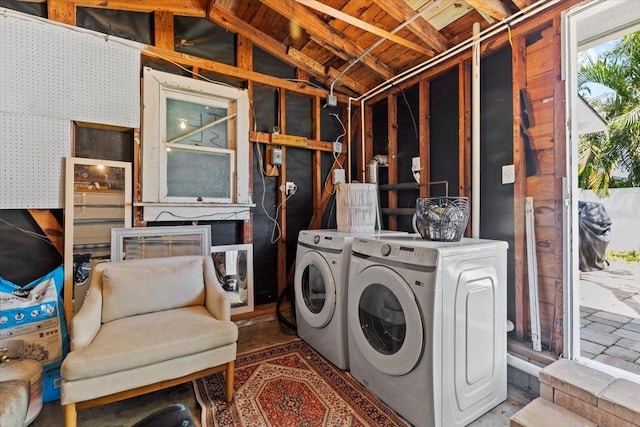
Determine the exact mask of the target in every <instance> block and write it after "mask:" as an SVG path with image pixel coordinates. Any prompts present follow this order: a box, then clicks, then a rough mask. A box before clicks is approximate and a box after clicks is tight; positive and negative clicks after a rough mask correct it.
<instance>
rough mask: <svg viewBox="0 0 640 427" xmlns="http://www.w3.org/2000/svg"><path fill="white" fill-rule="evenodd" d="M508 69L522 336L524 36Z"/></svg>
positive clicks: (519, 329) (519, 336)
mask: <svg viewBox="0 0 640 427" xmlns="http://www.w3.org/2000/svg"><path fill="white" fill-rule="evenodd" d="M513 52H514V54H513V55H512V59H511V61H512V67H513V70H512V73H513V77H512V79H513V165H514V169H515V182H514V184H513V225H514V230H513V232H514V233H513V235H514V248H513V251H514V256H515V283H514V286H515V300H514V304H515V316H516V318H515V319H513V320H514V323H515V331H516V340H518V341H522V340H524V337H525V331H526V329H527V328H526V324H527V310H526V308H527V306H528V301H527V293H528V291H527V285H526V283H527V282H526V280H527V279H526V271H527V265H528V264H527V262H526V259H527V253H526V248H527V247H526V242H525V198H526V196H527V174H526V168H527V166H526V161H525V153H524V140H523V139H522V133H521V130H520V127H521V126H522V108H521V102H522V100H521V99H520V90H521V89H523V88H526V84H527V70H526V66H527V65H526V64H527V52H526V40H525V39H524V37H516V38H514V39H513Z"/></svg>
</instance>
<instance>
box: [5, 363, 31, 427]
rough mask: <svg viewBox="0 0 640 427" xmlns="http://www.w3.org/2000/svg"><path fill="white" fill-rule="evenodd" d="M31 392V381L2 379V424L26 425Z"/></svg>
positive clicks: (15, 426) (12, 426) (16, 426)
mask: <svg viewBox="0 0 640 427" xmlns="http://www.w3.org/2000/svg"><path fill="white" fill-rule="evenodd" d="M0 369H2V368H0ZM29 393H30V389H29V381H25V380H8V381H0V426H2V427H22V426H23V425H25V419H26V418H27V410H28V408H29Z"/></svg>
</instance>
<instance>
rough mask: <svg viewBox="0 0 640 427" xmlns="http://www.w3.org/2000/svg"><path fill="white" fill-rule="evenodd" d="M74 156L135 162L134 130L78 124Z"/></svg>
mask: <svg viewBox="0 0 640 427" xmlns="http://www.w3.org/2000/svg"><path fill="white" fill-rule="evenodd" d="M74 156H75V157H84V158H88V159H104V160H116V161H121V162H133V130H111V129H102V128H94V127H89V126H76V128H75V144H74Z"/></svg>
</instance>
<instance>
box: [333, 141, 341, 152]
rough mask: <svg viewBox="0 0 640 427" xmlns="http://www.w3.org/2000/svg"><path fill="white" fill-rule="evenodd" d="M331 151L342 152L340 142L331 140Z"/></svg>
mask: <svg viewBox="0 0 640 427" xmlns="http://www.w3.org/2000/svg"><path fill="white" fill-rule="evenodd" d="M333 152H334V153H342V142H340V141H333Z"/></svg>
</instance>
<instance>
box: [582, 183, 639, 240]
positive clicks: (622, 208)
mask: <svg viewBox="0 0 640 427" xmlns="http://www.w3.org/2000/svg"><path fill="white" fill-rule="evenodd" d="M579 200H583V201H585V202H597V203H602V204H603V205H604V208H605V209H606V211H607V214H608V215H609V217H610V218H611V241H610V242H609V247H608V248H609V249H613V250H617V251H632V250H636V251H637V250H640V188H613V189H609V197H606V198H604V199H601V198H599V197H598V196H596V194H595V193H594V192H593V191H591V190H580V195H579Z"/></svg>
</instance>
